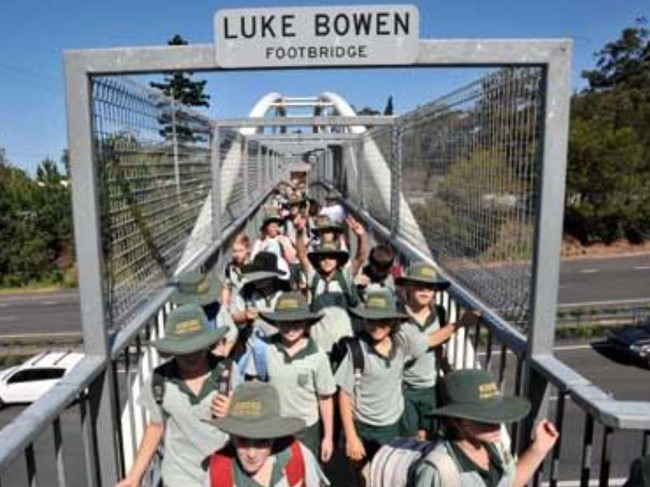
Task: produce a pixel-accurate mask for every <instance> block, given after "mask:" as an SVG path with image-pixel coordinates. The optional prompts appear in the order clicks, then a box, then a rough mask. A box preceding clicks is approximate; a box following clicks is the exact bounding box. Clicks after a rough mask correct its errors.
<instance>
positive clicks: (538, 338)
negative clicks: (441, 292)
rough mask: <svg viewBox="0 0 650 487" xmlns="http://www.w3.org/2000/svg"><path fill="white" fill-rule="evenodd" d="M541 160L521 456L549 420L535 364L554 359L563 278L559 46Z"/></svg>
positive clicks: (565, 70)
mask: <svg viewBox="0 0 650 487" xmlns="http://www.w3.org/2000/svg"><path fill="white" fill-rule="evenodd" d="M542 83H543V86H542V88H543V93H544V97H543V105H544V106H543V107H542V110H541V113H543V114H544V115H545V116H544V120H541V121H540V123H541V125H542V126H541V136H540V138H541V144H540V147H541V154H539V160H540V162H541V164H539V167H540V169H539V175H538V176H539V177H538V178H537V180H538V181H539V185H540V188H539V192H538V195H539V196H538V201H537V208H538V217H537V220H536V228H535V238H534V252H533V265H532V282H531V303H530V310H531V311H530V323H529V326H528V341H527V352H526V355H527V360H526V366H525V370H524V374H525V380H524V384H525V390H524V396H525V397H528V398H529V399H530V400H531V403H532V413H533V414H531V415H529V416H528V418H529V419H528V421H526V422H525V423H524V424H523V429H522V432H521V433H522V434H521V435H520V441H519V445H518V446H519V450H520V451H521V450H522V448H524V447H525V446H526V444H527V443H528V442H530V438H531V434H532V429H533V426H534V424H535V423H536V422H537V421H538V420H539V419H540V418H541V417H542V416H544V415H545V411H546V409H547V405H548V404H547V402H548V382H547V380H546V379H545V378H544V377H543V376H542V374H540V373H539V372H538V371H537V370H536V369H534V368H533V367H532V362H531V360H530V359H531V358H532V357H535V356H543V355H552V354H553V343H554V340H555V317H556V311H557V293H558V283H559V276H560V252H559V249H560V246H561V243H562V214H563V211H564V187H565V174H566V158H567V145H568V134H569V104H570V97H571V47H570V45H569V44H559V45H557V46H556V48H555V50H554V52H553V53H552V54H551V56H550V60H549V63H548V64H547V65H546V67H545V69H544V75H543V77H542Z"/></svg>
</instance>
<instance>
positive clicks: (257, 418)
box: [211, 382, 306, 440]
mask: <svg viewBox="0 0 650 487" xmlns="http://www.w3.org/2000/svg"><path fill="white" fill-rule="evenodd" d="M211 423H213V424H215V425H216V426H217V427H218V428H219V429H220V430H221V431H224V432H226V433H228V434H230V435H233V436H237V437H240V438H246V439H253V440H272V439H276V438H283V437H286V436H293V435H295V434H296V433H298V432H299V431H300V430H302V429H304V428H305V426H306V423H305V421H304V420H303V419H301V418H292V417H285V416H281V415H280V399H279V396H278V391H277V390H276V389H275V387H274V386H272V385H271V384H266V383H263V382H246V383H244V384H242V385H240V386H239V387H237V388H236V389H235V391H234V393H233V396H232V399H231V401H230V407H229V408H228V413H227V414H226V416H225V417H223V418H220V419H216V420H213V421H211Z"/></svg>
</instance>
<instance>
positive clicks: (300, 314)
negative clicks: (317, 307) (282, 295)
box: [260, 311, 323, 326]
mask: <svg viewBox="0 0 650 487" xmlns="http://www.w3.org/2000/svg"><path fill="white" fill-rule="evenodd" d="M260 317H261V318H262V319H263V320H264V321H266V322H267V323H270V324H271V325H273V326H278V324H279V323H295V322H300V321H306V322H307V323H308V324H309V325H314V324H316V323H318V322H319V321H320V320H321V319H322V318H323V315H322V314H321V313H312V312H311V311H286V312H272V313H270V312H260Z"/></svg>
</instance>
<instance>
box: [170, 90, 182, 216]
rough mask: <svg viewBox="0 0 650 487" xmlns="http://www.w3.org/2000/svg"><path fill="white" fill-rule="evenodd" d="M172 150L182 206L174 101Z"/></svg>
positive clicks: (177, 195) (175, 177)
mask: <svg viewBox="0 0 650 487" xmlns="http://www.w3.org/2000/svg"><path fill="white" fill-rule="evenodd" d="M171 107H172V144H173V145H172V149H173V157H174V179H175V182H176V198H177V199H178V204H179V205H180V204H181V170H180V166H179V164H178V136H177V131H176V124H177V123H178V121H177V120H176V101H175V100H174V99H172V101H171Z"/></svg>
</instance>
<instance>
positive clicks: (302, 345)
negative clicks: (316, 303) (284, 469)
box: [251, 292, 336, 462]
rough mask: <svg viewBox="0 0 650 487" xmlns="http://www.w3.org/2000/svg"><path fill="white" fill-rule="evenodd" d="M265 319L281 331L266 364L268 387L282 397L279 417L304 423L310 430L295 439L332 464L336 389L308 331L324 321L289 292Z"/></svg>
mask: <svg viewBox="0 0 650 487" xmlns="http://www.w3.org/2000/svg"><path fill="white" fill-rule="evenodd" d="M260 316H261V317H262V319H263V320H265V321H267V322H268V323H270V324H271V325H272V326H274V327H277V329H278V331H279V333H278V334H276V335H273V336H272V337H270V338H269V339H268V341H267V343H268V347H267V350H266V352H267V353H266V363H267V374H268V381H269V383H270V384H272V385H274V386H276V388H277V390H278V393H279V396H280V411H281V413H282V414H283V415H286V416H294V417H298V418H302V419H303V420H304V421H305V423H306V427H305V429H303V430H301V431H300V432H298V433H297V434H296V438H297V439H299V440H300V441H301V442H302V443H303V444H304V445H305V446H307V447H308V448H309V449H310V450H311V451H312V452H313V453H314V455H316V456H317V457H319V458H320V459H321V461H323V462H328V461H329V459H330V457H331V456H332V453H333V450H334V448H333V418H334V401H333V395H334V393H335V392H336V384H335V383H334V377H333V375H332V370H331V368H330V364H329V360H328V358H327V355H326V354H325V352H323V350H321V349H320V348H319V347H318V345H316V342H315V341H314V340H313V339H312V338H311V337H310V336H309V329H310V328H311V327H312V326H313V325H314V324H316V323H317V322H318V321H320V319H321V318H322V317H323V315H322V314H320V313H314V312H312V311H311V310H310V309H309V305H308V304H307V300H306V299H305V297H304V295H302V294H301V293H298V292H289V293H284V294H282V295H281V296H280V298H279V299H278V301H277V303H276V305H275V311H273V312H262V313H260ZM251 363H253V362H251ZM258 378H260V379H261V380H265V379H266V378H264V377H258ZM321 421H322V425H323V427H322V431H321ZM323 433H324V434H323Z"/></svg>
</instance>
